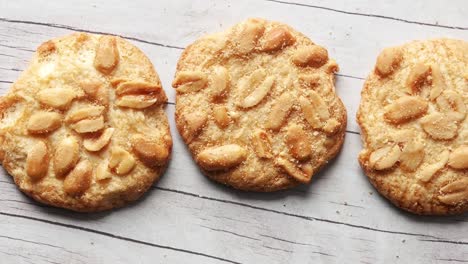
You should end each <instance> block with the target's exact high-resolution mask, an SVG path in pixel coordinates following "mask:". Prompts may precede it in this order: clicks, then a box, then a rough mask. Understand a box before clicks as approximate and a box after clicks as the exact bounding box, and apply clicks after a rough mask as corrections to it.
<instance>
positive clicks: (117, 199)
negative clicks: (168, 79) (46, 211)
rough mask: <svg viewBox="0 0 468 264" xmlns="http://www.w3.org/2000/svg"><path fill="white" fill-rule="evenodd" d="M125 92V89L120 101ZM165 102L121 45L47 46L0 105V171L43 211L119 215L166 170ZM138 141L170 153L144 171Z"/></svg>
mask: <svg viewBox="0 0 468 264" xmlns="http://www.w3.org/2000/svg"><path fill="white" fill-rule="evenodd" d="M122 83H125V84H126V87H129V86H130V87H131V89H128V90H125V92H124V93H122V94H117V93H116V92H114V90H116V89H121V90H123V89H124V88H126V87H123V88H122V87H121V86H119V85H120V84H122ZM138 85H140V86H143V87H144V88H142V89H138V87H137V86H138ZM147 87H150V88H151V90H150V91H148V89H149V88H147ZM166 101H167V97H166V95H165V93H164V91H163V90H162V87H161V82H160V80H159V77H158V75H157V73H156V71H155V70H154V68H153V65H152V64H151V62H150V61H149V59H148V58H147V57H146V56H145V55H144V54H143V53H142V52H141V51H140V50H139V49H138V48H136V47H135V46H133V45H132V44H130V43H129V42H127V41H125V40H124V39H122V38H119V37H114V36H104V35H103V36H101V35H94V34H86V33H75V34H71V35H68V36H64V37H60V38H56V39H52V40H49V41H47V42H45V43H44V44H42V45H41V46H40V47H39V48H38V49H37V52H36V54H35V55H34V57H33V59H32V60H31V62H30V64H29V67H28V68H27V69H26V70H25V71H24V72H23V73H22V74H21V76H20V77H19V79H18V80H17V81H16V82H15V83H14V84H13V86H12V87H11V90H10V91H9V93H8V94H7V95H5V96H4V97H2V98H1V100H0V114H1V119H0V138H1V139H2V141H3V144H1V146H0V153H2V154H4V155H2V157H1V158H2V165H3V167H4V168H5V169H6V170H7V171H8V173H9V174H10V175H12V176H13V178H14V180H15V183H16V185H18V187H19V189H20V190H21V191H23V192H24V193H26V194H27V195H29V196H31V197H32V198H34V199H35V200H37V201H39V202H42V203H45V204H49V205H52V206H57V207H62V208H67V209H70V210H74V211H80V212H95V211H102V210H108V209H111V208H115V207H121V206H124V205H125V204H127V203H129V202H131V201H134V200H136V199H138V198H139V197H140V196H142V195H143V194H144V193H145V192H146V191H147V190H148V189H149V188H150V187H151V185H152V184H153V182H155V181H156V180H158V179H159V177H160V176H161V174H162V173H163V172H164V170H165V167H166V166H167V163H168V161H169V158H170V157H169V156H170V152H171V149H172V138H171V135H170V130H169V124H168V120H167V117H166V115H165V113H164V105H165V102H166ZM44 113H45V114H44ZM51 113H53V114H51ZM32 116H34V118H31V117H32ZM51 117H53V118H54V119H53V120H51ZM104 131H105V132H104ZM134 135H138V136H139V137H142V138H145V140H146V141H147V142H153V143H152V146H154V145H155V144H159V146H160V147H162V148H164V149H167V151H162V152H163V153H165V156H164V157H161V156H158V161H157V164H156V163H154V164H153V165H152V164H149V162H148V160H147V159H143V157H139V156H138V153H135V151H134V147H135V146H132V143H131V140H130V139H131V138H132V136H134ZM38 142H43V143H45V145H41V144H42V143H39V145H38ZM140 142H141V141H140ZM156 146H157V145H156ZM148 151H149V152H151V149H149V150H148ZM111 161H112V162H111ZM111 163H112V164H111ZM111 165H112V166H111Z"/></svg>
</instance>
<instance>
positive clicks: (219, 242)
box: [0, 0, 468, 263]
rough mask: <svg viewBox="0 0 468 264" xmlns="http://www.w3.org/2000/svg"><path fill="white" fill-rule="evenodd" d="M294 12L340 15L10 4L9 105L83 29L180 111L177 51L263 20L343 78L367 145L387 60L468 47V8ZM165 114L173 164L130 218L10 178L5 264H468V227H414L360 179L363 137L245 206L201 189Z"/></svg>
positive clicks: (2, 245)
mask: <svg viewBox="0 0 468 264" xmlns="http://www.w3.org/2000/svg"><path fill="white" fill-rule="evenodd" d="M288 1H289V0H288ZM294 2H295V3H301V4H306V5H312V6H319V7H325V8H331V9H334V10H335V11H334V10H326V9H322V8H317V7H307V6H301V5H291V4H285V3H277V2H271V1H215V0H209V1H208V0H205V1H201V0H200V1H189V0H180V1H148V0H146V1H144V0H140V1H131V2H128V1H122V2H120V3H110V2H106V1H102V0H100V1H89V0H87V1H47V2H42V3H41V2H39V1H30V2H29V1H4V0H1V1H0V93H1V94H3V93H5V92H6V91H7V89H8V87H9V85H10V83H9V82H12V81H14V80H15V79H16V78H17V77H18V75H19V74H20V70H22V69H24V68H25V67H26V63H27V61H28V60H29V59H30V57H31V55H32V51H33V50H34V49H35V48H36V47H37V46H38V45H39V44H40V43H41V42H43V41H45V40H47V39H49V38H52V37H56V36H60V35H64V34H68V33H70V32H71V31H72V30H71V29H76V30H85V31H96V32H107V33H112V34H119V35H122V36H124V37H128V38H130V39H131V41H132V42H133V43H134V44H135V45H137V46H138V47H140V48H141V49H142V50H143V51H144V52H145V53H146V54H147V55H148V57H149V58H150V59H151V60H152V61H153V63H154V64H155V67H156V69H157V71H158V73H159V75H160V77H161V80H162V82H163V85H164V88H165V89H166V92H167V93H168V95H169V100H170V102H174V91H173V89H172V88H171V87H170V83H171V81H172V77H173V74H174V71H175V64H176V62H177V59H178V57H179V56H180V54H181V52H182V49H180V48H182V47H185V46H186V45H188V44H190V43H191V42H192V41H193V40H195V39H196V38H197V37H198V36H200V35H201V34H203V33H205V32H213V31H217V30H220V29H222V28H224V27H227V26H229V25H232V24H234V23H236V22H237V21H240V20H242V19H244V18H247V17H252V16H259V17H265V18H268V19H274V20H279V21H283V22H286V23H288V24H291V25H292V26H293V27H295V28H296V29H298V30H300V31H302V32H304V33H305V34H306V35H308V36H310V37H311V38H312V39H313V40H314V41H315V42H317V43H319V44H321V45H324V46H326V47H327V48H328V49H329V51H330V55H331V56H332V57H334V58H335V59H336V60H337V62H338V63H339V64H340V68H341V71H340V74H341V75H339V76H337V83H336V86H337V88H336V89H337V91H338V93H339V95H340V96H341V98H342V99H343V101H344V103H345V104H346V107H347V110H348V116H349V117H348V123H349V125H348V131H350V132H358V131H359V129H358V127H357V124H356V122H355V112H356V109H357V107H358V104H359V98H360V90H361V87H362V84H363V80H362V78H365V76H366V75H367V73H368V72H369V71H370V70H371V68H372V66H373V64H374V61H375V56H376V55H377V54H378V52H379V50H380V49H382V48H383V47H385V46H389V45H394V44H399V43H403V42H406V41H409V40H412V39H422V38H433V37H440V36H448V37H456V38H461V39H465V40H466V39H468V30H466V28H467V27H468V20H467V19H466V16H465V15H464V14H466V9H467V6H466V4H465V2H464V1H456V2H455V1H453V2H450V4H448V3H445V4H443V5H442V4H441V2H440V1H422V0H419V1H412V3H411V6H412V7H415V8H414V10H412V9H411V7H410V6H408V4H407V2H406V1H382V2H381V3H375V2H374V1H365V0H360V1H353V2H350V1H332V2H331V1H305V0H296V1H294ZM416 7H419V8H416ZM336 10H338V11H340V12H338V11H336ZM341 11H345V13H343V12H341ZM416 11H418V12H416ZM346 12H353V13H360V14H371V15H372V16H363V15H359V14H347V13H346ZM447 14H449V15H447ZM376 16H387V17H391V18H397V19H389V18H379V17H376ZM398 19H403V20H408V21H411V23H408V22H404V21H399V20H398ZM413 22H414V23H413ZM418 23H419V24H418ZM421 23H423V24H434V25H435V24H437V23H439V24H440V25H444V26H449V27H450V26H452V27H458V28H462V29H451V28H448V27H439V26H437V25H436V26H434V25H423V24H421ZM463 28H464V29H463ZM167 45H169V46H173V47H165V46H167ZM177 47H180V48H177ZM347 76H352V77H347ZM167 112H168V114H169V118H170V120H171V128H172V134H173V136H174V143H175V144H174V150H173V159H172V162H171V164H170V166H169V168H168V170H167V172H166V174H165V176H164V177H163V178H162V180H161V181H160V182H159V183H158V184H156V185H155V187H154V188H153V189H152V190H151V191H150V192H149V193H148V195H146V196H145V197H144V199H142V200H141V201H139V202H137V203H135V204H134V205H131V206H129V207H126V208H123V209H119V210H114V211H111V212H107V213H100V214H89V215H86V214H85V215H83V214H77V213H71V212H68V211H64V210H61V209H56V208H50V207H45V206H41V205H39V204H37V203H35V202H34V201H32V200H30V199H29V198H27V197H25V196H24V195H22V194H21V193H20V192H19V191H18V190H17V189H16V188H15V186H14V184H13V182H12V180H11V178H10V177H8V176H7V175H6V174H5V172H4V171H3V170H1V171H0V174H2V175H0V263H101V262H109V263H150V262H151V263H153V262H154V263H187V262H192V263H222V262H226V261H227V262H229V261H230V262H234V263H359V262H362V263H439V262H440V263H444V262H448V263H450V262H454V263H455V262H456V261H462V262H468V231H467V230H468V219H467V215H464V216H454V217H446V218H440V217H436V218H429V217H417V216H412V215H410V214H407V213H405V212H402V211H400V210H398V209H396V208H394V207H393V206H391V205H390V204H389V203H388V202H387V201H385V200H384V199H383V198H381V197H380V196H379V195H378V194H376V192H375V190H374V189H373V188H372V186H370V184H369V183H368V181H367V179H366V178H365V176H364V175H363V174H362V172H361V170H360V168H359V165H358V163H357V161H356V157H357V154H358V152H359V150H360V148H361V142H360V138H359V135H358V134H354V133H347V137H346V141H345V145H344V147H343V151H342V152H341V154H340V155H339V157H338V158H337V159H336V160H335V161H333V162H331V163H330V166H328V167H327V168H326V169H324V170H323V172H322V173H320V174H319V175H317V176H316V177H315V179H314V182H313V183H312V184H311V185H310V186H301V187H299V188H296V189H293V190H289V191H284V192H278V193H272V194H255V193H245V192H239V191H235V190H232V189H230V188H226V187H223V186H220V185H218V184H215V183H212V182H210V181H209V180H207V179H206V178H205V177H203V175H201V173H200V172H199V171H198V169H197V168H196V166H195V165H194V163H193V161H192V159H191V158H190V155H189V154H188V152H187V150H186V148H185V146H184V145H183V144H182V143H181V139H180V137H179V136H178V134H177V131H176V130H175V125H174V122H173V118H174V106H173V105H168V106H167Z"/></svg>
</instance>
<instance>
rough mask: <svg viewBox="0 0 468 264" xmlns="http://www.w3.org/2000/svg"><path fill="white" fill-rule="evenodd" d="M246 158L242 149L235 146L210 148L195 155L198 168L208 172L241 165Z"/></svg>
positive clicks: (245, 153)
mask: <svg viewBox="0 0 468 264" xmlns="http://www.w3.org/2000/svg"><path fill="white" fill-rule="evenodd" d="M246 157H247V152H246V151H245V149H244V148H242V147H241V146H239V145H236V144H230V145H224V146H219V147H211V148H207V149H204V150H203V151H201V152H200V153H199V154H198V155H197V161H198V163H199V164H200V166H201V167H202V168H203V169H205V170H208V171H215V170H226V169H230V168H232V167H235V166H237V165H239V164H241V163H242V162H243V161H244V160H245V159H246Z"/></svg>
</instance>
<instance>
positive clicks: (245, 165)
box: [173, 19, 346, 192]
mask: <svg viewBox="0 0 468 264" xmlns="http://www.w3.org/2000/svg"><path fill="white" fill-rule="evenodd" d="M337 70H338V65H337V64H336V62H335V61H334V60H332V59H330V58H329V57H328V52H327V50H326V49H325V48H323V47H321V46H319V45H316V44H314V43H313V42H312V41H311V40H309V39H308V38H307V37H305V36H304V35H303V34H301V33H299V32H297V31H295V30H294V29H292V28H291V27H289V26H287V25H284V24H281V23H277V22H271V21H266V20H262V19H248V20H246V21H244V22H242V23H239V24H237V25H235V26H233V27H232V28H230V29H228V30H226V31H224V32H221V33H216V34H212V35H207V36H204V37H202V38H200V39H199V40H197V41H196V42H195V43H193V44H192V45H190V46H189V47H187V48H186V49H185V51H184V52H183V54H182V56H181V58H180V60H179V63H178V65H177V72H176V75H175V78H174V81H173V87H174V88H175V90H176V99H177V100H176V124H177V127H178V130H179V132H180V134H181V136H182V138H183V139H184V141H185V143H186V144H187V145H188V148H189V150H190V151H191V153H192V156H193V158H194V159H195V160H196V162H197V163H198V165H199V166H200V168H201V169H202V171H203V172H204V174H206V175H207V176H208V177H209V178H211V179H213V180H215V181H217V182H220V183H223V184H226V185H230V186H232V187H234V188H237V189H242V190H250V191H265V192H266V191H275V190H280V189H285V188H289V187H293V186H296V185H297V184H299V183H309V182H310V180H311V178H312V175H314V174H315V173H317V172H318V170H319V169H320V168H321V167H322V166H324V165H325V164H326V163H327V162H328V161H329V160H330V159H332V158H333V157H334V156H335V155H336V154H337V153H338V151H339V149H340V147H341V145H342V143H343V139H344V134H345V127H346V110H345V108H344V106H343V104H342V102H341V100H340V99H339V98H338V97H337V95H336V94H335V88H334V73H335V72H336V71H337Z"/></svg>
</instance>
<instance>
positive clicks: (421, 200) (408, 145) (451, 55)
mask: <svg viewBox="0 0 468 264" xmlns="http://www.w3.org/2000/svg"><path fill="white" fill-rule="evenodd" d="M467 54H468V43H467V42H466V41H462V40H452V39H434V40H427V41H413V42H410V43H408V44H405V45H402V46H399V47H393V48H387V49H385V50H384V51H383V52H382V53H381V55H379V58H378V59H377V65H376V69H375V71H373V72H372V73H371V74H370V75H369V77H368V78H367V80H366V82H365V84H364V88H363V90H362V92H361V104H360V107H359V111H358V113H357V121H358V123H359V125H360V127H361V130H362V140H363V144H364V149H363V150H362V152H361V153H360V155H359V163H360V165H361V167H362V168H363V170H364V172H365V173H366V175H367V176H368V178H369V180H370V182H371V183H372V184H373V185H374V187H375V188H376V189H377V190H378V191H379V192H380V193H381V194H382V195H383V196H385V197H386V198H387V199H389V200H390V201H391V202H392V203H393V204H395V205H396V206H398V207H400V208H402V209H404V210H407V211H409V212H412V213H415V214H423V215H451V214H460V213H464V212H467V211H468V170H467V168H466V163H467V159H468V158H467V156H466V155H467V150H468V148H466V146H467V145H468V122H467V121H466V118H465V116H466V109H465V108H466V107H465V105H466V104H467V103H468V55H467ZM447 102H448V103H447Z"/></svg>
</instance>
